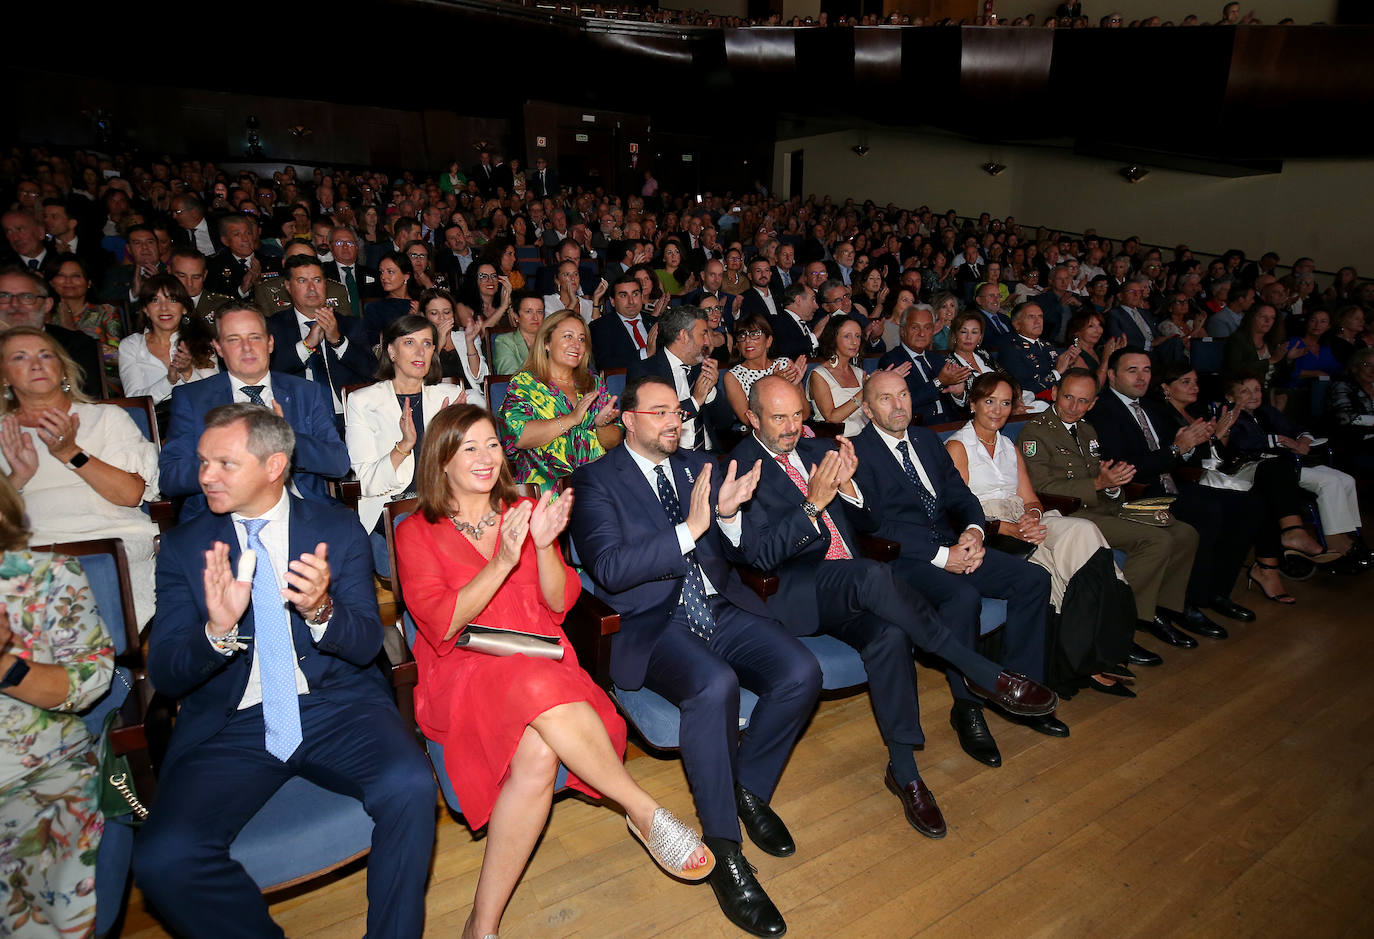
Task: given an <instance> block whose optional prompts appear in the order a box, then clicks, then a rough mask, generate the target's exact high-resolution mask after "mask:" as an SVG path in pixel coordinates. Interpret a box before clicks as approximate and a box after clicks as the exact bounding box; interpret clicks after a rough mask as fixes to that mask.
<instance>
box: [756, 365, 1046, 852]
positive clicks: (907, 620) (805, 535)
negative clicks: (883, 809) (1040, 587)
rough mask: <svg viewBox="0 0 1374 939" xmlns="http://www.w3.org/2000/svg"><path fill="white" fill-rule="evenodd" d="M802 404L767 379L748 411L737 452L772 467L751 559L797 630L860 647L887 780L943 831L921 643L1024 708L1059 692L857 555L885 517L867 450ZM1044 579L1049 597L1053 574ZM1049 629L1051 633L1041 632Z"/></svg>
mask: <svg viewBox="0 0 1374 939" xmlns="http://www.w3.org/2000/svg"><path fill="white" fill-rule="evenodd" d="M893 379H894V383H895V384H898V385H900V382H901V380H900V379H898V378H896V377H895V376H893ZM804 407H805V401H804V399H803V398H802V394H801V391H800V390H799V389H798V388H797V387H796V386H795V385H793V384H792V383H791V382H789V381H787V380H786V379H785V378H780V377H777V376H768V377H765V378H761V379H759V380H758V381H756V382H754V384H753V386H752V387H751V388H750V389H749V410H748V412H747V414H746V416H747V417H748V418H749V423H750V425H751V426H752V427H753V430H754V433H753V435H752V436H750V437H748V438H746V439H745V440H744V442H743V443H741V444H740V445H739V446H738V447H736V448H735V451H734V453H733V454H732V456H733V457H734V459H735V461H736V462H737V463H739V464H741V465H746V466H747V465H749V464H751V463H753V462H756V461H757V462H758V463H761V464H762V466H763V472H762V475H761V476H760V479H759V484H758V488H757V489H756V490H755V492H754V498H753V500H752V501H750V503H749V506H748V511H747V512H746V513H745V514H746V516H747V518H748V519H749V520H753V521H754V523H755V524H756V525H757V526H758V528H759V531H760V532H761V536H760V537H759V538H758V539H757V540H756V541H754V542H753V543H752V545H746V552H747V553H748V554H749V562H750V563H751V564H753V565H754V566H755V567H759V568H762V569H764V570H775V571H777V573H778V591H777V593H776V594H774V595H773V596H772V597H770V598H769V601H768V606H769V609H771V610H772V611H773V612H774V614H775V615H776V616H777V617H778V620H779V621H780V622H782V623H785V624H786V625H787V627H788V629H789V630H790V631H791V632H792V633H793V634H794V635H798V636H806V635H811V634H813V633H817V632H824V633H827V634H829V635H831V636H834V637H835V638H837V639H839V640H840V641H842V642H845V643H848V644H849V645H851V646H853V647H854V648H855V649H857V650H858V651H859V654H860V655H861V656H862V657H863V661H864V669H865V671H866V672H867V674H868V690H869V696H870V698H872V700H873V714H874V717H875V718H876V719H877V722H878V728H879V730H880V731H881V732H882V735H883V741H884V743H885V744H886V745H887V750H888V759H889V762H888V768H887V773H886V777H885V780H884V781H885V783H886V785H887V787H888V789H890V790H891V791H892V793H893V794H894V795H896V796H897V797H898V798H899V799H900V800H901V803H902V809H903V811H904V812H905V814H906V818H907V821H908V823H909V824H910V825H911V826H912V827H913V828H915V829H916V830H917V831H919V832H920V833H921V834H923V835H926V836H927V837H930V838H942V837H944V834H945V821H944V817H943V816H942V815H941V813H940V809H939V806H937V805H936V803H935V797H934V796H933V795H932V794H931V792H930V790H929V789H928V788H927V787H926V785H925V783H924V782H922V780H921V777H920V773H919V772H918V771H917V769H916V759H915V755H914V753H913V752H912V751H913V749H914V748H915V747H917V746H920V745H922V744H923V743H924V742H925V735H924V734H923V733H922V731H921V720H920V707H919V704H918V702H917V698H916V667H915V662H914V653H913V647H914V648H917V649H922V650H925V651H927V652H930V653H932V654H934V655H937V656H939V657H940V658H942V659H944V660H945V661H946V662H947V663H948V664H949V665H950V666H951V667H953V668H957V669H958V670H959V671H960V672H962V673H963V675H966V676H968V680H969V681H970V682H972V683H973V687H974V689H975V690H976V691H977V693H978V694H980V695H982V696H984V697H987V698H989V699H991V700H994V701H996V702H998V703H1000V704H1001V705H1002V706H1003V707H1005V708H1007V709H1008V710H1011V711H1013V712H1014V713H1018V714H1023V715H1027V716H1034V715H1044V714H1049V713H1051V712H1053V710H1054V708H1055V706H1056V704H1057V703H1058V700H1057V697H1056V695H1055V694H1054V692H1053V691H1050V690H1049V689H1048V688H1045V687H1043V686H1041V685H1040V684H1038V683H1037V682H1035V681H1033V680H1031V679H1030V678H1027V677H1025V676H1023V675H1018V674H1015V673H1013V672H1010V671H1004V670H1002V669H1001V667H1000V666H998V665H997V664H995V663H993V662H991V661H989V660H988V659H986V658H984V657H983V656H981V655H979V654H978V653H977V652H975V651H973V642H974V641H975V639H976V634H977V630H976V623H975V628H974V631H973V634H972V635H970V634H969V633H968V630H966V629H965V628H964V625H963V624H962V623H956V624H954V628H953V630H951V629H949V628H946V627H945V626H944V625H943V623H941V622H940V621H939V619H938V618H937V616H936V614H935V611H934V610H932V609H931V607H930V604H928V603H927V602H926V601H925V599H923V598H922V597H921V595H920V594H919V593H917V592H916V591H915V590H914V589H912V588H911V587H910V586H909V585H908V584H907V583H906V582H904V581H903V580H901V579H900V578H898V577H897V576H896V575H895V574H894V570H893V568H892V567H891V566H889V565H887V564H883V563H881V562H879V561H873V560H867V559H864V558H861V557H859V541H858V534H859V532H860V531H872V530H873V529H874V528H875V527H876V523H875V522H874V513H872V512H871V511H870V506H871V505H872V503H873V501H874V496H873V494H872V493H869V492H866V491H864V490H863V489H861V488H860V487H858V486H856V485H855V484H854V481H853V476H854V471H855V469H856V467H857V465H858V460H857V459H856V456H855V453H854V447H853V445H852V444H850V442H849V440H848V439H847V438H844V437H841V438H839V443H838V449H836V448H835V446H834V445H832V444H830V443H829V442H826V441H820V440H814V439H804V438H802V436H801V428H802V416H803V408H804ZM878 504H879V505H880V506H882V503H881V501H879V502H878ZM882 511H886V506H882ZM750 547H752V548H753V550H752V551H749V548H750ZM961 547H962V546H961ZM1045 589H1046V596H1047V595H1048V589H1049V588H1048V579H1047V585H1046V588H1045ZM1042 607H1043V604H1042ZM1042 615H1043V609H1042ZM1040 637H1041V641H1042V643H1043V640H1044V633H1043V632H1042V633H1041V634H1040ZM1026 661H1027V663H1029V664H1035V663H1033V662H1032V661H1031V659H1030V658H1029V657H1027V658H1026Z"/></svg>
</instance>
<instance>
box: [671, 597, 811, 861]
mask: <svg viewBox="0 0 1374 939" xmlns="http://www.w3.org/2000/svg"><path fill="white" fill-rule="evenodd" d="M708 603H709V605H710V608H711V614H712V615H713V616H714V617H715V620H716V628H715V630H714V631H713V632H712V633H711V638H710V639H709V640H703V639H701V638H699V637H698V636H695V635H693V634H692V632H691V630H690V629H689V628H688V626H687V617H686V615H685V613H684V612H683V608H682V606H681V605H679V606H678V608H677V611H676V613H674V615H673V619H672V621H671V622H670V623H669V624H668V628H667V629H665V630H664V631H663V634H662V635H661V636H660V637H659V639H658V642H656V643H655V644H654V648H653V651H652V652H650V653H649V663H648V670H647V671H646V673H645V676H644V687H646V688H648V689H649V690H650V691H654V692H656V693H657V694H660V695H662V696H663V697H664V698H666V699H667V700H668V701H670V702H671V703H673V704H675V705H677V707H678V708H679V709H680V710H681V711H682V719H681V723H680V725H679V729H678V741H679V745H680V748H681V750H682V765H683V769H684V770H685V772H686V773H687V781H688V783H689V784H690V785H691V787H692V797H693V799H694V800H695V802H696V806H697V815H698V817H700V819H701V828H702V834H703V835H705V836H707V837H712V838H724V839H725V840H727V841H735V842H738V841H740V840H741V839H740V828H739V816H738V814H737V809H736V808H735V784H736V783H738V784H739V785H741V786H743V787H744V788H745V789H748V790H749V791H750V792H752V793H753V794H754V795H756V796H758V797H759V798H760V799H763V800H764V801H765V802H766V801H768V800H770V799H772V798H773V790H774V789H775V788H776V787H777V784H778V779H779V777H781V776H782V769H783V766H784V765H785V764H786V763H787V757H788V755H789V754H791V752H792V747H793V745H794V744H795V743H796V742H797V738H798V737H799V736H800V735H801V732H802V729H803V728H804V727H805V726H806V722H807V720H808V719H809V718H810V717H811V711H812V710H813V709H814V708H815V706H816V698H817V697H818V696H819V695H820V691H821V667H820V664H819V663H818V662H817V661H816V657H815V656H814V655H812V654H811V652H810V651H809V650H808V649H807V648H806V646H804V645H802V644H801V643H800V642H799V641H798V640H797V639H796V637H794V636H792V635H791V634H790V633H788V632H787V630H785V629H783V628H782V626H781V625H779V624H778V623H777V621H775V620H771V619H763V618H762V617H758V616H755V615H754V614H752V613H749V612H748V611H746V610H741V609H740V608H739V607H737V606H734V605H732V604H731V603H730V602H729V601H728V600H726V599H725V598H723V597H721V596H719V595H717V596H713V597H711V598H709V600H708ZM741 684H743V685H744V686H745V687H746V688H748V689H749V690H751V691H753V692H754V693H755V694H757V695H758V696H759V700H758V703H757V704H755V705H754V713H753V715H752V716H751V717H750V720H749V728H748V729H747V730H746V731H745V732H744V734H743V735H742V736H741V735H740V732H739V689H740V685H741Z"/></svg>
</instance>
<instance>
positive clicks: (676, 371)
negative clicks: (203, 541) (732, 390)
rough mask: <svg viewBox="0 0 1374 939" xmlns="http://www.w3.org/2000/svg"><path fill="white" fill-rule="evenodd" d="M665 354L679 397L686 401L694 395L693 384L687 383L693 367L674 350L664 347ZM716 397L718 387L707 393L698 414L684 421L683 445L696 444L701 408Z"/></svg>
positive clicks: (690, 446) (699, 428) (687, 446)
mask: <svg viewBox="0 0 1374 939" xmlns="http://www.w3.org/2000/svg"><path fill="white" fill-rule="evenodd" d="M663 356H664V358H666V359H667V360H668V369H669V371H671V372H672V373H673V387H674V388H676V389H677V399H678V400H679V401H685V400H687V399H688V398H691V397H693V394H692V386H691V385H690V384H688V383H687V372H688V370H689V369H690V368H691V366H690V365H688V364H687V363H686V362H684V361H682V360H681V359H679V358H678V357H677V356H676V355H674V354H673V350H671V349H664V350H663ZM715 399H716V389H715V388H714V387H712V388H711V390H710V391H709V392H707V394H706V400H705V401H703V402H702V403H701V404H700V405H699V406H698V408H697V416H696V417H689V418H687V419H686V420H684V421H683V422H682V446H683V447H684V448H686V449H688V450H690V449H692V448H693V447H695V446H696V442H697V433H698V432H699V431H700V430H701V427H700V422H701V408H703V407H705V406H706V405H708V404H710V403H711V402H712V401H714V400H715Z"/></svg>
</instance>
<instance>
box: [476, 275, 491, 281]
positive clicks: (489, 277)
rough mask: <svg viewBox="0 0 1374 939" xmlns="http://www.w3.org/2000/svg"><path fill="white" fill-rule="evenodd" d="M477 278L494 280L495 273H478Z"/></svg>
mask: <svg viewBox="0 0 1374 939" xmlns="http://www.w3.org/2000/svg"><path fill="white" fill-rule="evenodd" d="M477 279H478V280H495V279H496V275H495V274H478V275H477Z"/></svg>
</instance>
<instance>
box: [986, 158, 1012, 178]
mask: <svg viewBox="0 0 1374 939" xmlns="http://www.w3.org/2000/svg"><path fill="white" fill-rule="evenodd" d="M1006 171H1007V165H1006V164H1005V163H996V162H993V161H988V162H987V163H984V164H983V172H984V173H987V174H988V175H989V176H1001V175H1002V174H1003V173H1005V172H1006Z"/></svg>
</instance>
